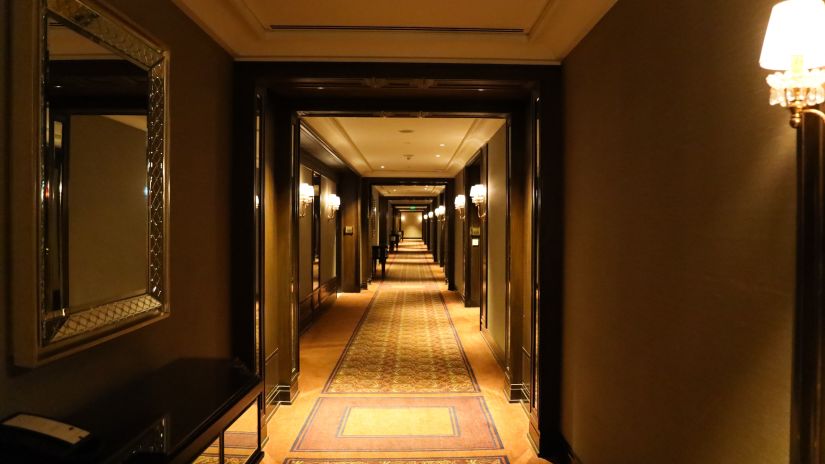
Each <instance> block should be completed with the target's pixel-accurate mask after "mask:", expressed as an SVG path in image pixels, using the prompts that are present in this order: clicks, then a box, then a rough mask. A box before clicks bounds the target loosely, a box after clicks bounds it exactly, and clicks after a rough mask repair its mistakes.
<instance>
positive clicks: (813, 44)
mask: <svg viewBox="0 0 825 464" xmlns="http://www.w3.org/2000/svg"><path fill="white" fill-rule="evenodd" d="M759 64H760V66H762V67H763V68H765V69H770V70H774V71H788V70H794V71H798V72H801V71H804V70H806V69H815V68H822V67H825V3H823V1H822V0H785V1H783V2H780V3H777V4H776V5H774V7H773V10H772V11H771V19H770V21H769V22H768V30H767V32H766V33H765V42H764V43H763V44H762V56H761V57H760V58H759Z"/></svg>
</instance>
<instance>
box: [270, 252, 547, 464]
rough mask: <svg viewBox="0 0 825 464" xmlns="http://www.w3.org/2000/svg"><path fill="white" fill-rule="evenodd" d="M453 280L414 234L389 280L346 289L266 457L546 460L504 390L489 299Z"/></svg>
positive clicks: (274, 427) (274, 423)
mask: <svg viewBox="0 0 825 464" xmlns="http://www.w3.org/2000/svg"><path fill="white" fill-rule="evenodd" d="M443 282H444V278H443V273H442V271H441V269H440V268H439V267H438V266H437V265H436V264H433V259H432V255H431V254H430V253H429V252H428V251H427V250H426V247H425V246H424V244H423V243H422V242H421V241H420V240H405V241H403V242H402V244H401V245H400V249H399V252H398V253H395V254H393V255H391V257H390V259H389V262H388V266H387V276H386V279H385V280H384V281H383V282H381V281H380V280H378V281H376V282H375V283H373V284H372V285H371V286H370V288H369V290H368V291H365V292H362V293H361V294H342V295H341V296H340V297H339V299H338V301H337V303H336V304H335V305H334V306H333V307H332V308H331V309H330V310H329V311H328V312H327V313H326V314H324V315H323V316H322V317H320V318H319V320H318V321H317V322H316V323H315V324H314V325H313V326H312V327H311V328H310V329H309V330H308V331H307V332H306V333H305V334H303V336H302V337H301V349H300V353H301V359H300V361H301V377H300V394H299V396H298V398H297V399H296V401H295V402H294V404H292V405H289V406H281V407H280V408H279V410H278V411H277V412H276V413H275V415H274V417H273V418H272V420H271V421H270V423H269V430H268V432H269V442H268V443H267V444H266V446H265V447H264V451H265V452H266V458H265V461H264V462H267V463H281V462H284V461H289V462H292V463H298V462H302V463H304V464H319V463H324V462H337V463H341V462H352V463H361V462H365V463H367V462H376V463H379V462H386V461H388V460H393V461H395V462H404V463H407V462H409V463H422V462H439V463H445V464H447V463H450V464H452V463H456V464H465V463H469V462H471V461H472V462H474V463H477V464H497V463H504V462H508V461H509V462H511V463H533V462H546V461H543V460H540V459H539V458H537V457H536V455H535V453H534V451H533V449H532V448H531V446H530V444H529V442H528V441H527V438H526V436H527V426H528V420H527V417H526V415H525V413H524V411H523V410H522V407H521V405H519V404H511V403H509V402H507V400H506V399H505V397H504V394H503V392H502V386H503V385H504V377H503V373H502V372H501V369H500V368H499V367H498V365H497V364H496V361H495V359H494V358H493V355H492V353H491V352H490V350H489V348H488V347H487V346H486V344H485V342H484V340H483V338H482V336H481V333H480V332H479V331H478V308H465V307H464V306H463V303H462V302H461V300H460V297H459V296H458V294H456V293H455V292H449V291H447V290H446V286H445V285H444V284H443ZM445 308H447V309H448V311H445ZM459 340H460V341H459ZM468 458H469V459H468Z"/></svg>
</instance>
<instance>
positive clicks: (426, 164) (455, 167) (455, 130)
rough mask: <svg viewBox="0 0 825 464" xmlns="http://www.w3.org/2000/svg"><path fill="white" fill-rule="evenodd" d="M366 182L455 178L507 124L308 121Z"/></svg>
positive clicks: (448, 120)
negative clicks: (398, 178)
mask: <svg viewBox="0 0 825 464" xmlns="http://www.w3.org/2000/svg"><path fill="white" fill-rule="evenodd" d="M302 121H303V122H304V123H306V124H307V125H308V126H309V127H310V128H311V130H312V132H314V133H315V134H316V135H317V136H318V137H319V138H320V139H322V140H323V141H324V142H325V143H326V144H327V145H329V146H330V147H332V148H333V150H335V152H336V153H337V154H338V156H340V157H341V159H342V160H343V161H344V162H345V163H347V164H348V165H349V166H350V167H352V168H353V169H354V170H355V171H356V172H358V174H360V175H361V176H363V177H429V178H449V177H455V176H456V175H457V174H458V172H459V171H460V170H461V169H463V168H464V166H465V165H466V164H467V161H469V160H470V159H471V158H472V157H473V155H475V154H476V152H478V150H479V148H481V147H482V146H483V145H484V144H485V143H487V141H489V140H490V138H492V136H493V135H495V133H496V132H497V131H498V130H499V129H500V128H501V127H502V126H503V125H504V124H505V122H506V120H504V119H494V118H379V117H366V118H364V117H339V118H334V117H307V118H303V119H302Z"/></svg>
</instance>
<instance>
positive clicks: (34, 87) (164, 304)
mask: <svg viewBox="0 0 825 464" xmlns="http://www.w3.org/2000/svg"><path fill="white" fill-rule="evenodd" d="M10 6H11V21H10V27H11V30H12V34H11V38H12V39H11V40H12V42H11V50H10V52H11V53H10V56H11V70H12V82H11V85H10V87H11V94H10V95H11V99H10V104H11V110H12V114H13V115H14V119H13V121H12V123H11V127H10V129H11V130H10V142H11V144H10V148H11V152H10V174H11V182H10V184H11V185H10V193H11V195H10V200H11V201H10V212H11V221H10V223H11V224H10V232H11V234H10V235H11V258H12V263H13V265H12V269H11V273H10V274H11V276H10V277H11V278H10V283H11V290H12V301H11V302H12V328H13V333H12V334H11V335H12V345H13V352H14V362H15V364H17V365H18V366H22V367H36V366H39V365H42V364H45V363H47V362H50V361H53V360H55V359H59V358H62V357H64V356H68V355H70V354H72V353H76V352H78V351H81V350H84V349H86V348H89V347H91V346H94V345H98V344H100V343H103V342H105V341H107V340H110V339H113V338H115V337H118V336H120V335H123V334H125V333H128V332H131V331H134V330H137V329H139V328H141V327H144V326H146V325H148V324H151V323H153V322H156V321H159V320H161V319H164V318H166V317H168V315H169V277H168V276H169V262H168V243H169V234H168V224H169V221H168V215H169V172H168V149H167V139H168V137H167V127H168V124H167V115H166V107H167V99H168V92H167V78H166V74H167V69H168V53H167V52H165V51H164V50H163V49H162V48H161V47H160V46H158V45H155V44H154V42H153V41H152V40H150V39H148V38H146V36H145V34H142V33H141V32H138V30H137V29H136V28H135V27H133V26H132V25H130V24H128V23H127V22H125V21H124V20H122V19H120V18H118V16H116V15H115V14H114V13H113V12H111V11H109V10H108V9H105V8H103V7H101V6H99V5H97V4H95V3H93V2H90V1H88V0H40V1H31V2H29V1H25V2H11V5H10ZM48 18H56V19H57V20H59V21H60V22H61V23H63V24H64V25H65V26H66V27H68V28H70V29H72V30H74V31H75V32H77V33H79V34H81V35H82V36H84V37H86V38H88V39H90V40H92V41H94V42H96V43H97V44H99V45H101V46H103V47H105V48H108V49H109V50H111V51H112V52H114V53H117V54H118V55H120V56H122V57H123V58H124V59H126V60H128V61H130V62H132V63H133V64H135V65H138V66H139V67H141V68H143V69H145V70H146V72H147V75H148V80H149V85H148V87H149V95H148V112H147V129H148V141H147V186H148V189H147V190H148V192H147V201H148V211H149V214H148V217H147V221H148V231H149V243H148V250H147V263H148V282H147V287H146V288H147V291H146V293H144V294H142V295H138V296H133V297H129V298H125V299H121V300H117V301H111V302H107V303H104V304H100V305H97V306H93V307H91V308H86V309H83V310H82V311H76V312H75V311H72V312H69V311H66V310H65V309H64V310H62V311H51V312H47V311H46V304H45V300H46V298H45V292H46V285H45V272H46V265H47V260H46V257H47V255H46V253H47V243H46V240H45V234H44V226H45V214H44V210H45V205H46V203H45V202H46V200H45V199H44V198H45V195H44V185H45V184H44V182H43V179H44V172H43V166H44V163H43V160H44V152H45V149H46V148H47V142H46V140H47V124H48V118H47V111H48V109H47V107H46V106H47V105H46V101H45V97H44V95H45V85H46V76H45V74H46V72H45V70H46V65H47V63H46V60H47V59H48V54H47V48H46V47H47V43H46V38H47V35H46V33H47V20H48Z"/></svg>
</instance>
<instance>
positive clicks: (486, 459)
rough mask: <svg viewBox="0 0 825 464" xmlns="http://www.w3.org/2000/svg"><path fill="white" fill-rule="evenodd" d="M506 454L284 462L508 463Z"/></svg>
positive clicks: (292, 463)
mask: <svg viewBox="0 0 825 464" xmlns="http://www.w3.org/2000/svg"><path fill="white" fill-rule="evenodd" d="M509 462H510V461H509V460H508V459H507V456H477V457H472V458H396V459H392V458H390V459H387V458H375V459H370V458H343V459H323V458H317V459H313V458H308V459H298V458H287V459H285V460H284V464H509Z"/></svg>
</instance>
